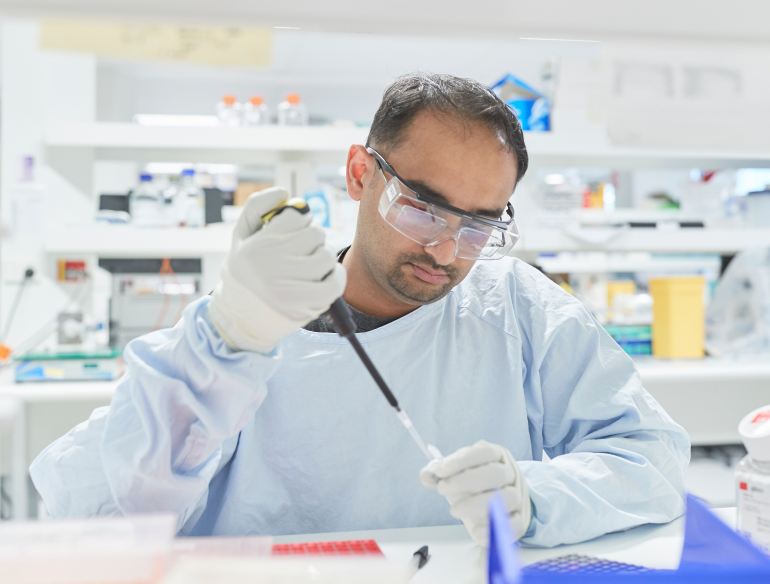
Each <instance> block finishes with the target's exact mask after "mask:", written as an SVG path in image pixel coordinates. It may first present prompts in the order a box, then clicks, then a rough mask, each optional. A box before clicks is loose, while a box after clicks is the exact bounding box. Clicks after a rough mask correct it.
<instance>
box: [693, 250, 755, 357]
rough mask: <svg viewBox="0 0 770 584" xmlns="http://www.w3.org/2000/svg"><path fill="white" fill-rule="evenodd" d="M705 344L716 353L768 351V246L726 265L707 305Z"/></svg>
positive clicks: (741, 253) (740, 256) (741, 254)
mask: <svg viewBox="0 0 770 584" xmlns="http://www.w3.org/2000/svg"><path fill="white" fill-rule="evenodd" d="M706 348H707V349H708V351H709V353H710V354H711V355H713V356H716V357H722V356H727V355H746V354H766V353H770V248H768V249H753V250H746V251H742V252H740V253H739V254H738V255H737V256H735V258H733V261H731V262H730V265H728V266H727V269H726V270H725V272H724V274H722V278H721V279H720V280H719V283H718V284H717V286H716V288H715V289H714V297H713V298H712V299H711V302H710V303H709V305H708V308H707V309H706Z"/></svg>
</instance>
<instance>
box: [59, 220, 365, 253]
mask: <svg viewBox="0 0 770 584" xmlns="http://www.w3.org/2000/svg"><path fill="white" fill-rule="evenodd" d="M234 226H235V224H234V223H218V224H214V225H208V226H206V227H202V228H199V229H193V228H169V229H154V228H137V227H133V226H131V225H83V226H79V227H77V228H74V227H73V228H69V229H65V230H61V231H52V232H51V233H49V234H48V235H47V236H46V242H45V249H46V252H47V253H49V254H54V255H61V256H71V255H78V254H91V255H96V256H98V257H100V258H126V257H131V258H159V257H175V258H199V257H201V256H206V255H216V254H220V255H224V254H226V253H227V252H228V251H229V249H230V244H231V243H232V237H233V227H234ZM352 241H353V232H339V231H331V230H327V232H326V245H327V246H329V247H331V248H332V249H335V250H337V249H342V248H343V247H345V246H347V245H350V243H351V242H352Z"/></svg>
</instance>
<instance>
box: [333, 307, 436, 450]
mask: <svg viewBox="0 0 770 584" xmlns="http://www.w3.org/2000/svg"><path fill="white" fill-rule="evenodd" d="M321 316H322V317H323V318H324V319H325V320H326V321H327V322H328V323H329V324H331V325H332V326H333V327H334V329H335V330H336V331H337V333H338V334H339V335H340V336H341V337H345V338H346V339H347V340H348V341H349V342H350V344H351V345H352V346H353V350H355V352H356V353H357V354H358V356H359V358H360V359H361V361H363V363H364V366H365V367H366V369H367V371H369V375H371V376H372V378H373V379H374V382H375V383H376V384H377V387H379V388H380V391H381V392H382V395H384V396H385V399H386V400H388V403H389V404H390V405H391V407H392V408H393V409H395V410H396V415H397V416H398V419H399V420H401V423H402V424H403V425H404V428H406V430H407V432H409V435H410V436H411V437H412V439H413V440H414V441H415V442H416V443H417V446H418V447H419V448H420V450H421V451H422V453H423V454H424V455H425V456H426V458H427V459H428V461H431V460H435V459H437V458H441V452H439V450H438V448H436V447H435V446H433V445H432V444H428V445H426V444H425V441H424V440H423V439H422V436H420V434H419V432H417V429H416V428H415V427H414V424H413V423H412V420H411V419H410V418H409V416H408V415H407V413H406V412H405V411H404V410H403V409H401V407H400V406H399V405H398V400H396V396H394V395H393V393H392V392H391V391H390V388H388V385H387V384H386V383H385V380H384V379H383V378H382V376H381V375H380V372H379V371H377V368H376V367H375V366H374V363H372V360H371V359H369V355H367V354H366V351H364V348H363V347H362V346H361V343H359V342H358V339H357V338H356V323H355V321H354V320H353V313H352V312H351V311H350V307H349V306H348V303H347V302H345V300H344V298H341V297H340V298H338V299H337V300H335V301H334V302H333V303H332V305H331V307H330V308H329V310H328V311H327V312H325V313H324V314H322V315H321Z"/></svg>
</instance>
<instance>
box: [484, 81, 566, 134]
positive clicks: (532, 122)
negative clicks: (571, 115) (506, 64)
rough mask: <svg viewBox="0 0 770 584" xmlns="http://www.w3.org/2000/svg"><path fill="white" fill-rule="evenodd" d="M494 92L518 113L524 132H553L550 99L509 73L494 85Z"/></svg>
mask: <svg viewBox="0 0 770 584" xmlns="http://www.w3.org/2000/svg"><path fill="white" fill-rule="evenodd" d="M492 91H494V92H495V93H496V94H497V95H498V96H499V97H500V99H502V100H503V101H504V102H505V103H506V104H508V105H509V106H510V108H511V109H512V110H513V111H514V112H516V117H518V118H519V121H520V122H521V128H522V129H523V130H528V131H531V132H549V131H550V130H551V106H550V104H549V102H548V99H547V98H546V97H545V96H544V95H543V94H542V93H540V92H539V91H537V90H536V89H534V88H532V87H530V86H529V85H527V84H526V83H524V82H523V81H522V80H521V79H519V78H518V77H515V76H513V75H511V74H510V73H507V74H506V75H504V76H503V77H502V78H501V79H500V80H499V81H497V83H495V84H494V85H492Z"/></svg>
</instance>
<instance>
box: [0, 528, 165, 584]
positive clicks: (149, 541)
mask: <svg viewBox="0 0 770 584" xmlns="http://www.w3.org/2000/svg"><path fill="white" fill-rule="evenodd" d="M176 529H177V522H176V516H175V515H173V514H163V515H133V516H130V517H94V518H90V519H67V520H56V521H3V522H0V566H2V570H0V582H3V583H13V584H76V583H77V584H105V583H110V584H152V583H155V582H157V581H158V580H159V579H160V577H161V576H162V571H161V569H162V566H163V561H164V559H165V558H166V557H167V556H168V554H169V551H170V550H171V545H172V541H173V537H174V533H175V532H176Z"/></svg>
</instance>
